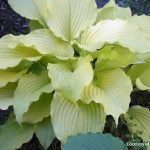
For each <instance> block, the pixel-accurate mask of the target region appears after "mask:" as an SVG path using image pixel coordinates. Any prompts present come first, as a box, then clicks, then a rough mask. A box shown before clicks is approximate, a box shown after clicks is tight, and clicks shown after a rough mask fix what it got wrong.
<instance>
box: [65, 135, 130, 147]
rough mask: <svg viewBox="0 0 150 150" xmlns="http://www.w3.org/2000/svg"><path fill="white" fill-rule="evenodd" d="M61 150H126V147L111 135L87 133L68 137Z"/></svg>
mask: <svg viewBox="0 0 150 150" xmlns="http://www.w3.org/2000/svg"><path fill="white" fill-rule="evenodd" d="M63 150H127V147H126V145H125V144H124V143H123V141H121V140H120V139H119V138H116V137H113V136H112V135H111V134H101V133H88V134H79V135H77V136H72V137H69V138H68V141H67V143H66V144H65V145H64V148H63Z"/></svg>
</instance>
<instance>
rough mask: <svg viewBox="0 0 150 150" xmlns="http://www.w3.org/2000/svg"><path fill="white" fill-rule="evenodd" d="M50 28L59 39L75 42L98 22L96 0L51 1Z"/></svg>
mask: <svg viewBox="0 0 150 150" xmlns="http://www.w3.org/2000/svg"><path fill="white" fill-rule="evenodd" d="M49 11H50V17H49V21H48V26H49V27H50V29H51V30H52V31H53V32H54V34H55V35H56V36H58V37H61V38H62V39H64V40H65V41H73V40H74V39H76V38H77V37H78V36H79V34H80V32H81V31H82V30H84V29H86V28H87V27H89V26H91V25H92V24H93V23H94V21H95V20H96V16H97V12H96V3H95V1H94V0H82V1H81V0H49Z"/></svg>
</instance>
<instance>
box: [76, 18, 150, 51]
mask: <svg viewBox="0 0 150 150" xmlns="http://www.w3.org/2000/svg"><path fill="white" fill-rule="evenodd" d="M105 43H109V44H115V43H118V44H120V45H121V46H123V47H126V48H128V49H129V50H131V51H132V52H134V53H145V52H149V51H150V42H149V39H147V38H146V36H145V34H144V33H143V32H142V31H141V30H140V29H139V28H138V27H137V26H134V25H133V24H131V23H129V22H128V21H124V20H120V19H116V20H103V21H100V22H99V23H98V24H96V25H95V26H92V27H90V28H88V29H87V30H85V31H84V32H83V34H82V35H81V40H80V43H78V46H79V47H80V48H81V49H84V50H87V51H96V49H100V48H102V47H103V45H104V44H105Z"/></svg>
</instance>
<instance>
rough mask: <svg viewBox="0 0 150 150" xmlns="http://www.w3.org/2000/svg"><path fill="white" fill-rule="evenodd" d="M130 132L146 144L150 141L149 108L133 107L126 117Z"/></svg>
mask: <svg viewBox="0 0 150 150" xmlns="http://www.w3.org/2000/svg"><path fill="white" fill-rule="evenodd" d="M124 118H125V120H126V121H127V125H128V127H129V129H130V131H131V132H132V133H133V134H136V135H137V136H139V137H141V138H142V139H143V140H144V141H145V142H149V141H150V130H149V127H150V111H149V109H148V108H144V107H141V106H133V107H131V108H130V109H129V111H128V112H127V113H126V114H125V115H124Z"/></svg>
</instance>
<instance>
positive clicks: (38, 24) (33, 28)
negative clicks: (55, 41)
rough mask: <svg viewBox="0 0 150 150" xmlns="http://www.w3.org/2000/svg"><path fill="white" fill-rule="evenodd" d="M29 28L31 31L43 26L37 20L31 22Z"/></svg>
mask: <svg viewBox="0 0 150 150" xmlns="http://www.w3.org/2000/svg"><path fill="white" fill-rule="evenodd" d="M29 28H30V30H31V31H33V30H37V29H41V28H43V26H42V25H41V24H40V23H39V22H38V21H37V20H30V22H29Z"/></svg>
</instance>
